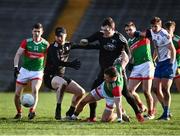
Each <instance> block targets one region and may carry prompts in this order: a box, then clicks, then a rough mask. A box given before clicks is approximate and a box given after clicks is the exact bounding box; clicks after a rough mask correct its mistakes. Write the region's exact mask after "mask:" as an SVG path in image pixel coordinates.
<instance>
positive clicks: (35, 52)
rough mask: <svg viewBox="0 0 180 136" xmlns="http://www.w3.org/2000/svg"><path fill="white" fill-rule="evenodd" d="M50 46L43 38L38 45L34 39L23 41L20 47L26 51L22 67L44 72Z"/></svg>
mask: <svg viewBox="0 0 180 136" xmlns="http://www.w3.org/2000/svg"><path fill="white" fill-rule="evenodd" d="M48 45H49V43H48V42H47V41H46V40H45V39H43V38H42V39H41V41H40V42H37V43H36V42H34V41H33V39H32V38H30V39H25V40H23V41H22V42H21V45H20V47H21V48H23V49H24V54H23V64H22V67H23V68H25V69H27V70H30V71H40V70H43V69H44V57H45V54H46V52H47V48H48Z"/></svg>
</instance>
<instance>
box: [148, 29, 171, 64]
mask: <svg viewBox="0 0 180 136" xmlns="http://www.w3.org/2000/svg"><path fill="white" fill-rule="evenodd" d="M150 31H151V36H152V41H153V43H154V45H155V46H156V47H157V50H158V61H164V60H166V59H169V58H170V51H169V49H168V47H167V46H168V45H169V43H170V42H171V38H170V37H169V34H168V32H167V31H166V30H165V29H163V28H162V29H161V30H160V31H159V32H157V33H155V32H153V31H152V29H151V30H150Z"/></svg>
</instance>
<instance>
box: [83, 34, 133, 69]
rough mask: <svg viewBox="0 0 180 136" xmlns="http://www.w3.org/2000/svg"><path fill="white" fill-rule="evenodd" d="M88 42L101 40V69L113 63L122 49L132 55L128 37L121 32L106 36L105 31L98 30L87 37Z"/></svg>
mask: <svg viewBox="0 0 180 136" xmlns="http://www.w3.org/2000/svg"><path fill="white" fill-rule="evenodd" d="M86 39H87V40H88V42H90V43H91V42H94V41H98V42H99V50H100V53H99V64H100V66H101V69H105V68H107V67H109V66H112V65H113V62H114V60H115V59H116V58H118V57H119V56H120V54H121V51H122V50H125V51H126V53H127V54H128V56H129V57H130V50H129V47H128V45H127V40H126V38H125V37H124V36H123V35H122V34H121V33H119V32H117V31H116V32H115V33H114V35H113V36H112V37H108V38H105V37H103V33H102V32H100V31H98V32H96V33H94V34H93V35H91V36H90V37H87V38H86Z"/></svg>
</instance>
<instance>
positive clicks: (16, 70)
mask: <svg viewBox="0 0 180 136" xmlns="http://www.w3.org/2000/svg"><path fill="white" fill-rule="evenodd" d="M18 74H19V69H18V67H14V78H15V79H16V78H17V76H18Z"/></svg>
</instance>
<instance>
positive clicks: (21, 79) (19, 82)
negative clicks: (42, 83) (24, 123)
mask: <svg viewBox="0 0 180 136" xmlns="http://www.w3.org/2000/svg"><path fill="white" fill-rule="evenodd" d="M28 77H29V72H28V71H27V70H26V69H24V68H21V69H20V71H19V75H18V77H17V79H16V90H15V96H14V103H15V106H16V110H17V114H16V116H15V117H14V118H15V119H20V118H21V117H22V107H21V102H20V97H21V93H22V91H23V89H24V86H25V85H27V82H28V80H27V79H28Z"/></svg>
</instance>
